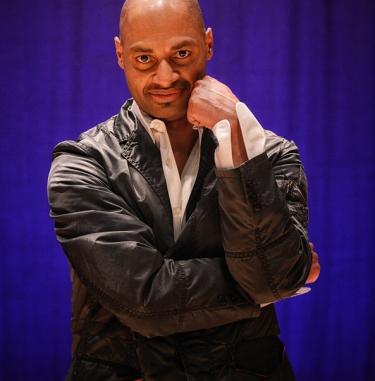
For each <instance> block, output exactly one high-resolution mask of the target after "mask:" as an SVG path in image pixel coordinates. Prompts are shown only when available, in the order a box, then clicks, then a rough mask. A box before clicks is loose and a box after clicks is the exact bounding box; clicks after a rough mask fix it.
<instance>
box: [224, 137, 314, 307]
mask: <svg viewBox="0 0 375 381" xmlns="http://www.w3.org/2000/svg"><path fill="white" fill-rule="evenodd" d="M279 146H280V148H279V149H278V150H276V151H277V152H276V153H275V152H274V154H273V155H270V158H269V157H268V156H267V154H266V153H263V154H261V155H259V156H257V157H255V158H253V159H251V160H249V161H247V162H245V163H244V164H243V165H242V166H240V167H239V168H236V169H231V170H217V177H218V191H219V204H220V213H221V224H222V232H223V246H224V250H225V255H226V262H227V265H228V268H229V271H230V273H231V274H232V276H233V277H234V278H235V279H236V281H237V282H238V284H239V285H240V287H241V288H242V289H243V290H244V291H245V292H246V293H247V295H249V297H250V298H251V299H252V300H254V301H255V302H256V303H259V304H263V303H270V302H274V301H277V300H279V299H282V298H285V297H288V296H291V295H293V294H294V293H295V292H296V290H298V289H299V288H300V287H301V286H303V285H304V284H305V281H306V279H307V276H308V274H309V270H310V266H311V250H310V247H309V244H308V238H307V231H306V229H307V205H306V204H307V191H306V178H305V174H304V171H303V168H302V165H301V162H300V158H299V153H298V150H297V147H296V146H295V145H294V143H292V142H289V141H286V140H284V141H283V143H281V145H279ZM273 151H275V150H273Z"/></svg>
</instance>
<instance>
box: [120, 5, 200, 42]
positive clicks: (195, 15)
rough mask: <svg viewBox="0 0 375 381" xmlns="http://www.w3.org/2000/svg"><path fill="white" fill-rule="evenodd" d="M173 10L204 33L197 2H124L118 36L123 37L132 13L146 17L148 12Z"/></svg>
mask: <svg viewBox="0 0 375 381" xmlns="http://www.w3.org/2000/svg"><path fill="white" fill-rule="evenodd" d="M167 9H169V10H170V9H173V10H175V11H176V12H178V13H181V14H182V15H183V16H184V17H185V19H186V20H189V22H191V24H192V25H195V26H196V27H197V28H198V29H199V30H201V31H202V32H204V30H205V23H204V19H203V14H202V10H201V8H200V6H199V2H198V0H126V1H125V2H124V5H123V6H122V9H121V15H120V25H119V27H120V36H121V37H124V34H125V33H126V28H127V23H129V22H131V18H132V15H133V13H136V14H141V13H144V14H145V15H147V13H148V12H150V11H156V10H157V11H163V10H167Z"/></svg>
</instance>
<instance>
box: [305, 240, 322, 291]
mask: <svg viewBox="0 0 375 381" xmlns="http://www.w3.org/2000/svg"><path fill="white" fill-rule="evenodd" d="M309 245H310V247H311V251H312V262H311V267H310V272H309V276H308V277H307V280H306V284H308V283H314V282H316V281H317V279H318V278H319V274H320V264H319V257H318V253H316V252H315V251H314V244H313V243H312V242H309Z"/></svg>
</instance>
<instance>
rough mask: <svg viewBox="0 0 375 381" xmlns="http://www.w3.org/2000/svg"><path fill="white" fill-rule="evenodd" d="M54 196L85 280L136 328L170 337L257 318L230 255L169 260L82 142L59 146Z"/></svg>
mask: <svg viewBox="0 0 375 381" xmlns="http://www.w3.org/2000/svg"><path fill="white" fill-rule="evenodd" d="M61 147H62V148H61ZM48 197H49V204H50V207H51V216H52V217H53V219H54V221H55V231H56V234H57V238H58V240H59V242H60V243H61V244H62V246H63V249H64V251H65V253H66V255H67V257H68V259H69V261H70V263H71V265H72V267H73V268H74V270H75V271H76V273H77V275H78V276H79V278H80V280H81V281H82V282H83V284H84V285H85V286H86V287H87V289H88V290H89V292H90V293H91V294H92V295H94V297H95V298H96V299H97V300H98V301H99V303H100V304H102V305H103V306H104V307H105V308H106V309H108V310H109V311H111V312H112V313H113V314H114V315H115V316H116V317H117V318H118V319H119V320H120V321H121V322H122V323H123V324H125V325H126V326H128V327H129V328H130V329H132V330H133V331H136V332H138V333H140V334H141V335H144V336H148V337H151V336H165V335H169V334H172V333H176V332H184V331H191V330H198V329H207V328H211V327H215V326H219V325H223V324H227V323H230V322H233V321H237V320H241V319H245V318H249V317H255V316H258V315H259V311H260V309H259V306H257V305H255V304H254V303H253V302H252V301H250V302H249V300H248V299H247V298H246V297H245V296H242V294H241V293H240V292H239V291H238V286H237V284H236V282H235V281H234V280H233V278H232V277H231V275H230V274H229V272H228V269H227V266H226V264H225V258H196V259H191V260H181V261H173V260H171V259H166V258H163V256H162V254H161V253H160V252H158V250H156V249H155V237H154V236H153V232H152V229H151V228H150V227H149V226H147V225H146V224H145V223H144V222H142V221H141V220H140V219H139V218H138V217H137V215H136V213H135V212H134V210H132V208H131V207H130V206H129V204H128V203H127V202H126V200H124V198H123V197H120V196H119V195H117V194H116V193H115V192H113V191H112V190H111V189H110V187H109V185H108V180H107V176H106V173H105V171H104V169H103V167H102V166H101V165H100V164H99V162H98V160H96V159H94V158H93V157H92V156H90V154H89V153H88V152H87V151H86V150H85V149H84V147H83V146H82V144H80V143H76V142H69V143H64V144H63V145H62V146H60V148H58V149H57V150H55V155H54V160H53V162H52V167H51V171H50V175H49V180H48Z"/></svg>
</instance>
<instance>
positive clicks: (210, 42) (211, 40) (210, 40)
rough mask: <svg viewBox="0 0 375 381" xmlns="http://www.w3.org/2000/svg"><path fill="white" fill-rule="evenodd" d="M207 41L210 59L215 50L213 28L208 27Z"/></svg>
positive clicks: (208, 57) (208, 58)
mask: <svg viewBox="0 0 375 381" xmlns="http://www.w3.org/2000/svg"><path fill="white" fill-rule="evenodd" d="M205 43H206V48H207V60H210V59H211V58H212V56H213V54H214V50H213V45H214V36H213V34H212V29H211V28H207V29H206V32H205Z"/></svg>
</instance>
